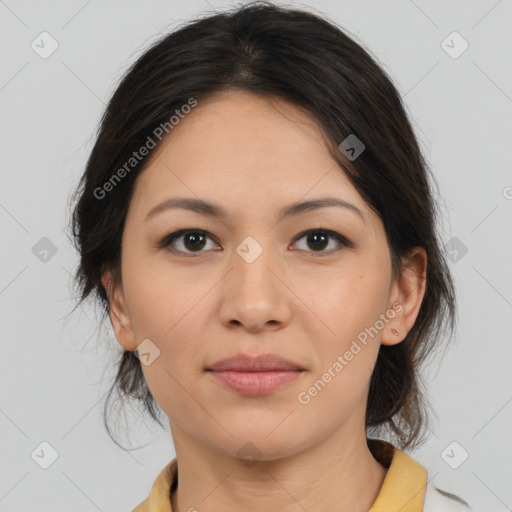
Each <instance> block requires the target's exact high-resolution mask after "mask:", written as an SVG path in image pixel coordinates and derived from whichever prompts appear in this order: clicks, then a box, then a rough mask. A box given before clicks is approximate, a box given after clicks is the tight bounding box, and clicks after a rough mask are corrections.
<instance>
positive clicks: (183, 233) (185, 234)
mask: <svg viewBox="0 0 512 512" xmlns="http://www.w3.org/2000/svg"><path fill="white" fill-rule="evenodd" d="M208 238H209V239H210V240H213V239H212V237H211V236H210V235H209V234H208V233H207V232H206V231H202V230H198V229H181V230H179V231H176V232H175V233H171V234H170V235H168V236H166V237H165V238H164V239H163V240H162V241H161V242H160V243H159V244H158V246H159V247H160V248H164V247H168V246H171V245H172V244H174V242H175V241H177V240H181V239H183V241H182V242H181V243H180V244H177V245H179V246H181V248H178V249H177V248H176V247H175V246H173V247H172V248H170V250H171V251H172V252H180V253H185V254H186V253H187V252H188V253H189V254H192V253H194V252H203V251H202V250H201V249H203V248H204V247H205V246H206V245H207V244H206V240H207V239H208ZM183 248H184V249H183Z"/></svg>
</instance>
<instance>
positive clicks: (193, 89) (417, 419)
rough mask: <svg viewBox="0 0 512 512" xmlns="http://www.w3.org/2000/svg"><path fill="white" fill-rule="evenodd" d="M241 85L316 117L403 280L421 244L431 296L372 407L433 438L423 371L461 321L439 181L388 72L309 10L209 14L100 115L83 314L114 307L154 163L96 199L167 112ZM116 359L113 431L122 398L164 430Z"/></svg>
mask: <svg viewBox="0 0 512 512" xmlns="http://www.w3.org/2000/svg"><path fill="white" fill-rule="evenodd" d="M230 90H242V91H246V92H250V93H253V94H256V95H260V96H264V97H267V98H270V97H274V98H277V99H281V100H285V101H287V102H289V103H292V104H293V105H295V106H296V107H298V108H300V109H301V110H303V111H305V112H307V113H309V114H310V115H311V117H312V119H314V121H315V122H316V123H318V125H319V126H320V127H321V129H322V134H323V135H324V136H325V141H326V147H327V149H328V151H329V153H330V154H331V155H332V156H333V158H334V159H335V161H336V162H337V163H338V164H339V167H340V170H342V171H343V172H344V173H345V174H346V175H347V176H348V178H349V179H350V180H351V182H352V183H353V185H354V186H355V187H356V189H357V191H358V192H359V194H360V195H361V197H362V198H363V199H364V200H365V201H366V203H367V204H368V205H369V207H370V208H372V209H373V210H374V211H375V212H376V213H377V214H378V216H379V217H380V219H381V220H382V222H383V225H384V228H385V233H386V237H387V242H388V245H389V249H390V255H391V262H392V272H393V275H394V276H401V275H402V273H403V272H404V270H405V269H406V268H407V265H408V260H407V255H408V253H409V251H410V250H411V249H412V248H413V247H415V246H421V247H423V248H424V249H425V251H426V253H427V259H428V261H427V268H426V275H425V276H424V278H425V279H426V288H425V294H424V297H423V301H422V303H421V306H420V309H419V312H418V316H417V318H416V321H415V323H414V325H413V327H412V328H411V329H410V331H409V332H408V333H407V335H406V337H405V339H404V340H403V341H402V342H400V343H398V344H396V345H392V346H385V345H381V346H380V348H379V353H378V357H377V361H376V364H375V368H374V370H373V373H372V375H371V381H370V387H369V392H368V400H367V407H366V427H367V429H370V430H373V431H374V432H375V433H376V434H379V435H389V436H390V437H393V438H395V441H394V442H395V444H396V445H398V446H399V447H400V448H402V449H404V448H406V447H410V448H411V447H415V446H417V445H419V444H421V443H423V442H424V440H425V437H424V436H425V430H426V425H427V421H428V416H427V414H426V412H427V411H426V408H427V406H428V401H427V399H426V396H425V393H424V389H423V384H422V380H421V376H420V374H419V368H420V365H421V364H422V363H423V362H424V361H425V360H426V359H427V356H429V355H430V354H431V353H432V351H433V349H434V348H436V347H437V346H438V345H439V343H440V340H441V339H442V336H443V335H444V333H445V330H448V331H449V334H450V335H453V331H454V326H455V320H456V318H455V316H456V307H455V291H454V286H453V282H452V277H451V275H450V271H449V268H448V266H447V263H446V261H445V259H444V254H443V252H442V249H441V245H440V240H439V235H438V232H437V226H436V223H437V220H438V219H439V213H438V210H437V208H436V206H437V203H436V202H435V200H434V195H433V189H432V184H433V183H435V180H434V177H433V176H432V174H431V171H430V170H429V168H428V165H427V164H426V162H425V160H424V157H423V155H422V152H421V150H420V147H419V144H418V142H417V140H416V138H415V134H414V131H413V128H412V126H411V123H410V121H409V119H408V115H407V113H406V111H405V108H404V105H403V103H402V100H401V98H400V95H399V93H398V91H397V89H396V88H395V86H394V85H393V83H392V80H391V78H390V77H389V76H388V74H387V73H386V72H385V71H384V70H383V68H382V67H381V66H380V65H379V64H378V63H377V59H375V58H374V57H372V56H371V54H370V52H369V51H368V50H365V49H364V48H363V45H362V44H359V43H357V42H356V41H355V38H354V37H349V35H347V34H346V33H345V32H344V31H343V30H341V29H340V28H339V27H337V26H335V25H334V24H333V23H331V22H329V21H327V20H326V19H324V18H322V17H321V16H319V15H317V14H314V13H312V12H306V11H303V10H297V9H289V8H285V7H281V6H277V5H275V4H273V3H271V2H253V3H250V4H246V5H245V6H239V7H237V8H233V9H232V10H227V11H223V12H220V13H215V14H210V15H207V16H203V17H201V18H198V19H196V20H193V21H188V22H187V23H185V24H184V25H183V26H181V27H179V28H178V29H175V30H174V31H173V32H171V33H168V34H166V35H164V36H163V37H160V39H158V40H157V41H156V42H153V43H151V45H150V46H149V47H148V48H147V50H145V51H144V53H143V54H142V55H141V56H140V57H139V58H137V60H136V61H135V62H134V63H133V64H132V65H131V67H130V68H129V69H128V71H127V72H126V73H125V74H124V76H123V77H122V79H121V80H120V83H119V85H118V86H117V88H116V89H115V91H114V93H113V95H112V97H111V99H110V101H109V102H108V105H107V107H106V109H105V111H104V113H103V116H102V119H101V122H100V125H99V127H98V130H97V137H96V140H95V143H94V147H93V148H92V151H91V153H90V155H89V158H88V161H87V164H86V167H85V172H84V173H83V175H82V176H81V179H80V182H79V184H78V186H77V189H76V191H75V193H74V197H76V198H77V199H76V204H74V208H73V212H72V219H71V225H72V232H73V233H72V235H73V240H72V241H73V243H74V246H75V248H76V249H77V251H78V252H79V256H80V260H79V264H78V267H77V269H76V273H75V275H74V276H73V278H74V283H75V285H76V286H77V287H78V289H79V295H78V299H79V300H78V303H77V305H76V306H79V305H80V304H81V303H82V302H83V301H84V300H85V299H87V298H88V297H89V296H90V295H91V294H93V296H94V299H95V304H96V305H98V304H99V305H100V306H101V310H102V312H103V314H104V315H105V316H107V315H108V314H109V313H110V310H109V298H108V294H107V293H106V290H105V288H104V286H103V284H102V282H101V277H102V275H103V273H104V272H105V271H107V270H109V271H110V272H111V276H112V285H113V286H118V285H120V284H122V282H121V240H122V235H123V227H124V223H125V218H126V214H127V210H128V206H129V204H130V200H131V196H132V192H133V190H134V183H135V180H136V178H137V176H138V175H140V173H141V172H142V171H143V170H144V168H145V166H146V164H147V162H148V159H149V156H145V157H140V160H139V162H138V163H137V164H136V165H134V166H133V169H130V172H128V173H122V176H123V179H122V180H121V179H118V180H117V182H116V183H114V185H115V186H112V187H110V188H111V190H110V191H109V194H108V197H107V198H104V197H98V196H99V195H100V194H99V193H98V190H99V189H100V188H101V187H103V186H104V184H105V183H107V182H109V180H110V183H112V180H113V178H114V172H116V170H119V171H120V170H121V169H122V168H123V165H124V169H125V170H126V162H128V161H130V158H132V157H133V152H134V151H136V150H138V149H140V147H141V146H142V145H143V144H145V143H146V141H148V140H149V139H148V137H149V138H152V137H154V136H155V133H159V132H158V131H157V130H158V127H161V126H167V127H169V122H168V121H169V119H170V117H171V116H172V115H173V114H174V113H175V112H176V110H179V109H180V108H182V106H183V105H187V104H190V100H191V98H193V99H194V100H195V101H197V102H198V103H199V105H200V104H201V101H203V100H205V99H206V98H208V97H211V96H214V95H215V94H216V93H220V92H222V91H230ZM166 123H167V124H166ZM160 131H162V130H161V129H160ZM166 133H169V130H168V129H166ZM349 135H356V136H357V138H358V139H359V140H360V141H362V142H363V144H364V151H363V152H362V153H361V154H360V155H359V156H358V157H357V158H356V159H354V160H349V159H348V158H347V157H346V155H344V154H343V153H342V151H341V150H340V148H339V146H340V143H341V142H342V141H344V140H345V139H346V138H347V137H348V136H349ZM169 136H172V134H171V135H169ZM164 138H165V137H164ZM159 144H160V142H158V143H157V145H159ZM118 176H121V174H119V172H118ZM104 190H106V187H105V189H104ZM103 195H105V194H104V193H103ZM117 364H118V368H117V375H116V377H115V380H114V381H113V383H112V387H111V388H110V390H109V392H108V397H107V400H106V401H105V407H104V424H105V426H106V427H107V431H108V433H109V435H110V430H109V426H108V418H107V412H108V409H109V403H110V400H111V399H112V395H113V393H114V392H116V393H117V395H118V397H119V398H121V399H122V400H121V402H123V403H124V399H126V398H133V399H135V400H136V401H138V402H141V403H142V405H143V408H144V410H145V411H147V412H148V413H149V415H150V416H151V417H152V418H153V419H154V420H155V421H157V422H158V423H160V421H159V419H158V414H157V413H159V411H158V406H157V404H156V402H155V400H154V398H153V396H152V394H151V392H150V390H149V388H148V387H147V385H146V382H145V379H144V375H143V373H142V369H141V364H140V361H139V359H138V357H137V356H136V355H135V354H134V353H133V352H131V351H126V350H123V351H122V353H120V354H119V361H118V363H117ZM160 424H161V423H160ZM111 437H112V436H111ZM114 441H115V440H114Z"/></svg>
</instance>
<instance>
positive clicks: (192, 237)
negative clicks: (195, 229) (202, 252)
mask: <svg viewBox="0 0 512 512" xmlns="http://www.w3.org/2000/svg"><path fill="white" fill-rule="evenodd" d="M201 239H202V240H201ZM190 240H195V242H194V241H193V242H192V244H189V243H188V242H189V241H190ZM197 242H199V244H198V243H197ZM201 242H203V243H202V245H201ZM185 245H186V246H187V248H188V249H190V248H192V249H194V248H195V249H197V248H202V247H203V246H204V237H203V235H201V234H197V233H191V234H189V235H187V236H186V237H185Z"/></svg>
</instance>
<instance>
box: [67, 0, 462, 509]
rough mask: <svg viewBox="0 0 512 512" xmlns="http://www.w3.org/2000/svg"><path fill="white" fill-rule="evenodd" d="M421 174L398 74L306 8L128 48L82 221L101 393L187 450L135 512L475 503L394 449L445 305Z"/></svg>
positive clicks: (410, 441)
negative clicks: (112, 367) (126, 402)
mask: <svg viewBox="0 0 512 512" xmlns="http://www.w3.org/2000/svg"><path fill="white" fill-rule="evenodd" d="M428 172H429V171H428V168H427V166H426V164H425V162H424V159H423V156H422V154H421V152H420V149H419V146H418V143H417V140H416V138H415V135H414V133H413V130H412V127H411V124H410V122H409V120H408V118H407V115H406V113H405V110H404V107H403V104H402V102H401V99H400V97H399V95H398V93H397V91H396V89H395V87H394V85H393V84H392V82H391V80H390V79H389V77H388V76H387V75H386V74H385V72H384V71H383V70H382V69H381V68H380V67H379V66H378V64H377V63H376V61H375V60H374V59H373V58H372V57H371V56H370V55H369V53H368V52H366V51H365V50H364V49H363V48H362V47H361V46H360V45H358V44H357V43H356V42H355V41H354V40H353V39H351V38H350V37H348V36H347V35H346V34H345V33H344V32H343V31H341V30H340V29H339V28H338V27H336V26H334V25H333V24H331V23H330V22H328V21H326V20H324V19H321V18H320V17H317V16H316V15H313V14H310V13H307V12H303V11H299V10H291V9H285V8H282V7H278V6H276V5H273V4H271V3H268V2H267V3H263V2H258V3H255V4H250V5H248V6H245V7H241V8H239V9H236V10H234V11H232V12H225V13H221V14H216V15H214V16H209V17H206V18H203V19H200V20H197V21H194V22H191V23H189V24H188V25H186V26H184V27H182V28H180V29H179V30H177V31H175V32H174V33H171V34H169V35H166V36H165V37H163V38H162V39H161V40H160V41H158V42H157V43H155V44H154V45H153V46H152V47H151V48H150V49H149V50H148V51H146V52H145V53H144V54H143V55H142V56H141V57H140V58H139V59H138V60H137V62H135V64H134V65H133V66H132V68H131V69H130V70H129V71H128V72H127V74H126V75H125V77H124V78H123V80H122V82H121V83H120V85H119V87H118V88H117V90H116V91H115V93H114V95H113V97H112V98H111V100H110V102H109V104H108V106H107V109H106V111H105V114H104V117H103V119H102V124H101V127H100V130H99V133H98V137H97V140H96V143H95V146H94V148H93V150H92V152H91V155H90V158H89V161H88V163H87V168H86V170H85V173H84V176H83V177H82V180H81V183H80V187H79V190H77V194H78V196H79V197H78V201H77V204H76V207H75V210H74V217H73V226H74V235H75V239H76V246H77V249H78V250H79V252H80V257H81V260H80V267H79V269H78V271H77V282H78V283H79V284H80V289H81V300H85V299H86V298H87V297H88V296H89V295H90V294H91V293H94V294H95V295H96V297H97V298H98V300H99V301H100V303H101V304H102V305H103V307H104V312H105V315H107V314H108V315H109V316H110V320H111V323H112V327H113V330H114V333H115V336H116V338H117V341H118V342H119V344H120V345H121V347H122V348H123V353H122V357H121V359H120V363H119V368H118V374H117V378H116V381H115V383H114V386H113V388H112V390H111V391H113V390H114V389H117V391H118V392H119V393H120V394H122V395H124V396H127V397H134V398H137V399H139V400H141V402H142V403H143V404H144V407H145V408H146V410H147V411H148V413H149V414H150V415H151V416H152V417H153V418H154V419H156V420H157V421H158V418H157V405H158V406H159V408H160V409H161V410H163V411H164V412H165V414H166V416H167V417H168V420H169V425H170V429H171V432H172V438H173V442H174V446H175V450H176V458H175V459H173V460H172V461H171V462H170V463H169V464H168V465H167V466H166V467H165V468H164V469H163V470H162V472H161V473H160V474H159V475H158V477H157V479H156V481H155V483H154V485H153V488H152V489H151V491H150V495H149V497H148V498H147V499H146V500H144V501H143V502H142V503H141V504H140V505H138V506H137V507H136V508H135V509H134V510H135V511H136V512H149V511H151V512H153V511H155V512H156V511H159V512H163V511H171V510H172V511H173V512H184V511H193V510H198V511H201V512H203V511H204V512H209V511H214V510H215V511H219V510H222V511H223V512H228V511H230V510H235V509H236V510H239V509H240V507H243V510H258V511H274V510H280V511H290V512H291V511H295V510H310V511H313V510H314V511H320V510H322V511H323V510H339V511H351V512H363V511H365V512H366V511H368V510H370V511H373V512H383V511H391V510H393V511H395V510H396V511H398V510H400V511H401V512H406V511H409V512H413V511H422V510H425V511H429V510H430V511H432V510H435V511H436V512H441V511H443V510H449V511H455V510H469V508H468V507H467V505H466V504H465V502H464V501H463V500H461V499H460V498H458V497H457V496H454V495H452V494H450V493H448V492H446V489H445V490H441V491H439V490H438V489H436V488H435V487H434V486H433V484H432V483H430V482H429V481H428V480H429V475H428V474H427V471H426V469H425V468H424V467H423V466H421V465H420V464H419V463H418V462H417V461H415V460H414V459H412V458H411V457H410V456H409V455H407V454H406V453H405V452H404V451H403V450H404V449H405V448H407V447H409V448H410V447H414V446H417V445H419V444H420V443H421V442H422V441H423V439H424V435H425V431H426V429H427V427H426V425H427V418H426V415H425V403H424V402H425V399H424V397H423V395H422V393H421V381H420V375H419V368H420V364H421V363H422V362H423V361H424V360H425V359H426V358H427V356H428V355H429V354H430V353H431V352H432V350H433V348H434V347H435V346H436V345H437V344H438V343H439V342H440V340H441V336H442V334H443V332H444V330H445V329H446V328H447V327H448V328H449V329H448V330H449V331H450V333H452V332H453V326H454V317H455V296H454V290H453V284H452V279H451V276H450V273H449V271H448V268H447V266H446V262H445V260H444V258H443V255H442V252H441V248H440V242H439V238H438V235H437V232H436V219H437V212H436V204H435V203H434V199H433V194H432V190H431V184H430V182H429V178H430V177H431V176H429V174H428ZM107 403H108V401H107ZM106 406H107V404H106ZM369 433H373V435H374V436H376V435H381V437H385V436H388V438H389V440H384V439H378V438H376V437H370V436H369V435H368V434H369Z"/></svg>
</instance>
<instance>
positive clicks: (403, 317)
mask: <svg viewBox="0 0 512 512" xmlns="http://www.w3.org/2000/svg"><path fill="white" fill-rule="evenodd" d="M426 269H427V253H426V251H425V249H424V248H423V247H415V248H414V249H412V250H411V251H410V252H409V254H408V255H407V257H406V258H405V262H404V271H403V273H402V275H401V276H399V277H396V278H395V280H394V282H393V283H392V285H391V291H390V296H389V299H390V302H389V304H388V308H389V309H390V310H391V309H392V310H393V311H394V312H395V316H394V317H393V318H392V319H391V320H390V321H389V322H388V323H387V324H386V327H385V329H384V331H383V333H382V336H381V343H382V344H383V345H396V344H397V343H400V342H401V341H402V340H404V339H405V337H406V336H407V333H408V332H409V331H410V330H411V328H412V326H413V325H414V322H415V321H416V317H417V316H418V312H419V310H420V306H421V303H422V301H423V297H424V295H425V289H426V284H427V281H426Z"/></svg>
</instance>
